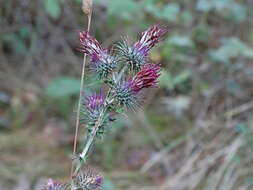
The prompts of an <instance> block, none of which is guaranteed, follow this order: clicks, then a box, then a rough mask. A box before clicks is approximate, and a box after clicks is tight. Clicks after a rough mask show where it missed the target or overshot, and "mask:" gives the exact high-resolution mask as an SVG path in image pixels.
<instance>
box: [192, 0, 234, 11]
mask: <svg viewBox="0 0 253 190" xmlns="http://www.w3.org/2000/svg"><path fill="white" fill-rule="evenodd" d="M231 3H233V1H232V0H211V1H210V0H198V2H197V5H196V8H197V10H199V11H203V12H208V11H210V10H212V9H214V10H217V11H221V10H223V9H225V8H227V7H229V6H230V5H231Z"/></svg>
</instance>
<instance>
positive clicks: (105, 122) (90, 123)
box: [45, 24, 167, 190]
mask: <svg viewBox="0 0 253 190" xmlns="http://www.w3.org/2000/svg"><path fill="white" fill-rule="evenodd" d="M166 33H167V30H166V29H165V28H164V27H162V26H160V25H157V24H156V25H153V26H151V27H150V28H148V29H147V30H146V31H144V32H143V33H142V34H141V37H140V39H139V40H138V41H137V42H135V43H134V44H133V45H130V44H129V43H128V42H126V40H125V39H126V38H123V40H122V42H119V43H116V44H115V45H114V46H113V48H112V49H113V50H114V51H110V50H109V49H106V48H103V47H102V45H101V44H100V43H99V42H98V41H97V40H96V39H95V38H94V37H93V36H92V35H91V34H90V33H89V32H88V31H83V32H80V33H79V39H80V46H81V48H80V51H81V52H83V53H84V54H86V55H88V57H89V59H90V64H89V65H88V67H89V68H90V70H91V72H92V73H93V74H94V75H97V76H98V79H99V80H101V81H102V82H103V83H104V85H105V88H104V89H106V90H105V91H102V90H100V91H99V92H93V93H91V94H86V93H85V91H84V92H83V93H82V97H81V109H80V110H81V112H82V115H83V117H82V118H81V119H80V123H82V122H83V121H84V122H85V125H86V128H87V133H86V138H85V143H84V146H83V148H82V152H81V153H79V154H78V155H77V156H75V157H76V159H75V160H74V161H73V166H74V171H73V175H72V179H71V183H70V184H71V185H69V186H67V185H64V184H60V183H58V182H54V181H52V180H49V182H48V184H47V186H46V188H45V190H67V189H68V188H71V190H77V189H80V190H96V189H99V188H100V187H101V184H102V182H103V177H102V175H100V174H99V173H97V172H94V170H93V169H90V168H89V169H87V167H86V169H84V170H82V168H83V166H86V162H87V158H88V155H89V153H90V152H91V150H90V148H91V146H92V145H94V144H95V143H96V142H97V141H98V140H100V139H102V138H103V136H104V135H105V133H106V132H108V131H110V125H111V122H113V121H114V120H115V118H114V117H112V115H114V116H115V115H116V114H122V113H124V112H129V111H130V112H133V111H136V110H137V109H138V107H140V106H141V101H140V99H141V97H142V96H141V93H142V92H143V91H144V89H149V88H153V87H157V85H158V78H159V76H160V70H161V67H160V65H159V64H154V63H150V61H149V59H148V56H149V52H150V50H151V49H152V47H154V46H155V45H156V44H157V43H158V42H159V41H160V40H161V39H162V38H163V37H164V36H165V34H166Z"/></svg>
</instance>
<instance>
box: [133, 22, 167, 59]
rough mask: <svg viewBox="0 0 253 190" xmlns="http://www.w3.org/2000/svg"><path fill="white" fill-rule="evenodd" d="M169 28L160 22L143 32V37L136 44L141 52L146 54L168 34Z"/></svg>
mask: <svg viewBox="0 0 253 190" xmlns="http://www.w3.org/2000/svg"><path fill="white" fill-rule="evenodd" d="M167 32H168V30H167V29H166V28H164V27H162V26H160V25H158V24H156V25H153V26H151V27H149V28H148V29H147V30H146V31H144V32H143V33H142V34H141V39H140V40H139V41H138V42H136V43H135V44H134V48H136V49H137V50H138V51H139V52H140V53H143V54H144V55H145V56H146V55H147V53H148V52H149V51H150V49H151V48H152V47H154V46H155V45H156V44H157V43H158V42H159V41H160V40H161V39H162V38H163V37H164V36H165V35H166V34H167Z"/></svg>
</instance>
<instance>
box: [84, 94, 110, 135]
mask: <svg viewBox="0 0 253 190" xmlns="http://www.w3.org/2000/svg"><path fill="white" fill-rule="evenodd" d="M82 105H83V106H82V112H81V113H82V115H81V121H82V122H86V123H87V124H88V125H86V126H87V128H88V131H92V127H93V126H94V125H95V123H96V121H97V119H98V118H99V115H100V113H101V111H102V110H103V108H104V106H105V95H104V94H103V93H92V94H91V95H89V96H86V97H85V98H83V101H82ZM106 122H107V120H106V119H105V120H104V121H103V123H102V124H101V130H102V129H103V127H104V126H105V124H106ZM89 127H90V128H89ZM98 132H101V131H100V130H98Z"/></svg>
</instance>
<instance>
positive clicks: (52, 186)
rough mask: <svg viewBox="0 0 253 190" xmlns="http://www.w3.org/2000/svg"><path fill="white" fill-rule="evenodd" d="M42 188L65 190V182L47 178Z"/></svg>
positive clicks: (46, 189)
mask: <svg viewBox="0 0 253 190" xmlns="http://www.w3.org/2000/svg"><path fill="white" fill-rule="evenodd" d="M43 190H67V186H66V185H65V184H62V183H59V182H57V181H54V180H52V179H49V180H48V182H47V184H46V186H45V187H44V188H43Z"/></svg>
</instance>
